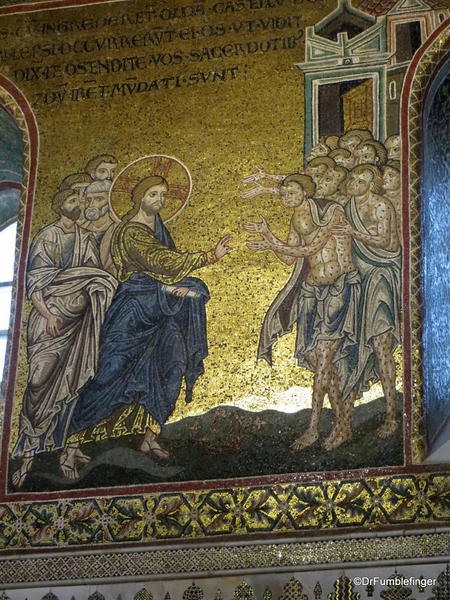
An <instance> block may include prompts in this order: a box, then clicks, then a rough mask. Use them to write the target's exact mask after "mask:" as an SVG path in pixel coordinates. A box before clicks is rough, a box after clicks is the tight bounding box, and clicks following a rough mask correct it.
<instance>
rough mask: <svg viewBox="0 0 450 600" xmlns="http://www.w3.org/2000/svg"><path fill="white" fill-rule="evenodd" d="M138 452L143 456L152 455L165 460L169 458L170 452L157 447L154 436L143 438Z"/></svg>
mask: <svg viewBox="0 0 450 600" xmlns="http://www.w3.org/2000/svg"><path fill="white" fill-rule="evenodd" d="M139 450H140V451H141V452H143V453H144V454H150V452H151V453H152V454H154V455H155V456H157V457H158V458H162V459H164V460H167V459H168V458H169V457H170V452H169V451H168V450H166V449H165V448H163V447H162V446H160V445H159V443H158V441H157V439H156V436H155V437H153V438H144V439H143V441H142V444H141V445H140V447H139Z"/></svg>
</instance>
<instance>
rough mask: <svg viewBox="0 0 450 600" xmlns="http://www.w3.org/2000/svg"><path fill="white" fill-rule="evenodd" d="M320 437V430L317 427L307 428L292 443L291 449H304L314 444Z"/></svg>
mask: <svg viewBox="0 0 450 600" xmlns="http://www.w3.org/2000/svg"><path fill="white" fill-rule="evenodd" d="M318 439H319V432H318V431H317V430H315V429H307V430H306V431H305V433H303V434H302V435H301V436H300V437H298V438H297V439H296V440H294V441H293V442H292V444H291V450H303V448H307V447H308V446H312V445H313V444H314V442H317V440H318Z"/></svg>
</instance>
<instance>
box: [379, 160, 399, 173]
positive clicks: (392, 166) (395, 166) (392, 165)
mask: <svg viewBox="0 0 450 600" xmlns="http://www.w3.org/2000/svg"><path fill="white" fill-rule="evenodd" d="M386 167H389V168H390V169H395V170H396V171H398V172H399V173H400V161H399V160H394V159H393V158H391V159H389V160H388V161H387V163H386V164H385V165H383V171H384V169H385V168H386Z"/></svg>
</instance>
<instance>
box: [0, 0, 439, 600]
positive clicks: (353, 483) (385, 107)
mask: <svg viewBox="0 0 450 600" xmlns="http://www.w3.org/2000/svg"><path fill="white" fill-rule="evenodd" d="M359 4H360V5H361V6H359V8H358V5H359ZM391 4H392V5H389V6H388V5H387V4H386V6H385V8H384V9H383V10H381V9H380V7H379V6H376V7H374V6H371V5H370V6H369V5H368V4H367V2H363V3H358V2H355V6H352V5H351V4H350V3H348V2H344V1H341V0H339V1H338V2H335V1H334V0H321V1H319V2H314V3H313V2H309V1H307V0H227V1H226V2H219V1H216V0H199V1H198V2H194V1H192V2H188V1H187V0H186V1H182V2H172V3H170V2H169V3H167V2H163V1H162V0H154V2H152V3H151V4H148V3H147V2H144V1H143V0H128V1H126V2H102V3H95V2H71V1H68V0H67V1H66V0H63V1H61V2H48V3H35V4H27V5H26V4H22V3H20V2H19V3H17V4H13V3H8V5H5V4H4V3H3V4H2V3H0V88H1V90H2V91H1V95H0V110H1V111H3V112H2V113H0V114H1V115H5V119H3V120H0V128H2V129H1V134H0V135H1V136H2V138H1V139H2V140H4V139H7V138H8V131H7V128H6V126H4V125H2V123H6V122H7V119H6V115H7V117H8V119H13V120H14V121H15V123H16V124H17V131H19V132H20V135H21V136H22V139H21V156H22V158H21V160H22V167H21V169H22V177H21V182H22V183H17V182H16V183H17V185H18V186H19V187H20V206H19V213H18V238H17V248H16V271H15V282H14V283H15V288H14V290H15V291H14V297H13V304H12V308H13V310H12V317H11V323H10V328H9V330H8V347H7V354H6V362H5V372H4V382H3V392H4V409H3V411H2V412H3V414H2V438H1V441H2V449H1V473H0V551H2V552H4V553H5V555H6V554H8V553H14V552H15V551H17V550H18V549H21V550H22V549H25V550H27V551H33V552H36V551H43V550H45V551H46V552H47V551H53V550H54V551H60V550H63V549H64V548H69V547H70V548H77V549H80V550H81V549H86V548H92V547H94V546H95V547H98V548H99V549H100V548H104V547H106V546H113V547H114V546H116V545H120V544H128V545H132V544H148V543H155V542H167V541H173V542H176V543H179V542H180V541H185V540H188V539H191V540H200V539H211V538H223V539H225V538H226V539H230V538H233V539H235V538H236V536H238V537H239V538H241V536H255V535H259V536H261V535H263V536H267V535H286V534H289V535H290V534H295V535H300V534H302V535H315V534H317V533H320V532H322V533H323V532H333V533H335V534H341V533H348V532H349V531H352V530H354V531H360V530H362V529H392V528H394V527H398V526H399V525H401V526H402V527H405V528H408V527H417V526H426V527H428V526H433V527H436V526H439V527H441V526H444V525H445V524H446V523H447V522H448V521H449V520H450V501H449V494H450V485H449V484H450V472H449V466H450V458H449V460H448V461H447V462H446V461H444V462H443V463H442V464H439V465H436V466H427V465H423V464H421V463H422V461H423V459H424V457H425V455H426V452H427V448H426V438H425V435H424V431H425V429H424V419H425V417H426V415H425V411H424V408H423V390H422V355H421V339H422V338H421V335H422V333H421V318H422V306H421V302H422V301H421V295H420V264H421V263H420V260H421V259H420V248H421V245H420V235H419V230H420V210H419V209H420V202H421V197H420V193H421V192H420V181H421V173H420V151H421V150H420V148H421V129H420V128H421V122H420V118H421V107H422V104H423V102H424V98H425V97H426V93H427V89H428V87H427V86H428V85H429V83H430V81H431V80H432V79H433V77H434V75H435V74H436V73H437V72H438V71H439V69H440V68H441V66H442V64H444V62H445V60H447V58H448V54H449V52H450V45H449V44H450V42H449V37H450V36H449V33H448V27H447V25H448V23H449V20H448V19H449V17H450V11H449V9H448V7H447V6H446V4H445V2H444V3H443V4H442V6H441V5H440V4H439V2H438V0H436V1H435V0H433V2H432V3H427V2H425V1H421V0H420V1H419V0H417V1H410V2H409V3H408V4H407V5H406V4H404V2H403V0H399V1H398V2H396V3H395V2H393V3H391ZM56 8H58V10H52V9H56ZM446 19H447V21H446ZM418 23H419V24H420V27H419V26H418V25H417V24H418ZM399 32H401V35H400V34H399ZM402 90H403V91H402ZM2 143H3V142H2ZM11 143H12V142H11ZM7 158H8V157H7V156H6V158H5V159H2V160H3V161H6V167H5V166H4V165H3V163H2V165H1V166H2V168H4V170H5V172H7V171H8V164H7ZM10 166H11V165H10ZM10 170H11V169H10ZM2 178H3V181H0V191H1V189H2V186H4V185H6V184H7V183H8V181H7V176H6V175H5V176H3V175H2ZM338 593H340V592H338V591H337V590H336V594H338ZM345 593H346V592H345Z"/></svg>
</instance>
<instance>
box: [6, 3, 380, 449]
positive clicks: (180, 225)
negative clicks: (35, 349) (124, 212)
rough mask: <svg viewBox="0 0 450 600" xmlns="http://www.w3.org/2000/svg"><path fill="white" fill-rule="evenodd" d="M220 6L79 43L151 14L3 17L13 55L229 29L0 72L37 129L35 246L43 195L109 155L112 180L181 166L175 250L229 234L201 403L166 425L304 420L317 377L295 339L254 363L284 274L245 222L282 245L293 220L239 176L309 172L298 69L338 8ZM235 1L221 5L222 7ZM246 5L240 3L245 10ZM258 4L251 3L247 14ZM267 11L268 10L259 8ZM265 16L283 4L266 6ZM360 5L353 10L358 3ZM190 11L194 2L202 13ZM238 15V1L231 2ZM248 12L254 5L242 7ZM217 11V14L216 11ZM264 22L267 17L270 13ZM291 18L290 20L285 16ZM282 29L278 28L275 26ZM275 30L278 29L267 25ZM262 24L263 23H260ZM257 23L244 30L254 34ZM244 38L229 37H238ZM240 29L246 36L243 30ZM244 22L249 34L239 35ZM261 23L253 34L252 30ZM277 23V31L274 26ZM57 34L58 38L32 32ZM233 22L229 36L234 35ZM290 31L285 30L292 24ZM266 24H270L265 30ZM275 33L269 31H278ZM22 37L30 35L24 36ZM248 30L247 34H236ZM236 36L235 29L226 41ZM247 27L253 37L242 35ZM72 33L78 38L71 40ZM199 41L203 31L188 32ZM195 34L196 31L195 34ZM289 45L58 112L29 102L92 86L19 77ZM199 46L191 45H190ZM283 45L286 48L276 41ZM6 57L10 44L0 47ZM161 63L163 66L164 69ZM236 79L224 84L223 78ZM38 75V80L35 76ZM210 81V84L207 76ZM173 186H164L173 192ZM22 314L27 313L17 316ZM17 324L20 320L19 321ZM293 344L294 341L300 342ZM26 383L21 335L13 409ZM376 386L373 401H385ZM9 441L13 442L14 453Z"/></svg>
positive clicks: (214, 289) (154, 70)
mask: <svg viewBox="0 0 450 600" xmlns="http://www.w3.org/2000/svg"><path fill="white" fill-rule="evenodd" d="M215 4H219V5H225V4H226V3H216V2H215V0H207V1H206V2H204V6H205V7H206V9H207V10H206V12H207V13H208V14H206V15H204V16H202V15H200V16H196V17H186V18H184V19H183V18H175V19H173V20H170V21H158V20H154V21H152V22H151V23H148V24H142V25H135V24H129V23H126V22H125V23H124V24H121V25H120V26H110V27H108V28H106V27H103V28H99V29H95V30H92V31H84V32H81V33H80V32H79V31H78V32H77V31H76V27H75V26H74V25H73V23H80V22H83V19H89V21H90V22H92V21H95V20H96V19H102V18H104V17H107V18H108V19H114V18H117V20H118V21H121V22H122V21H123V20H124V19H125V18H126V16H127V15H128V16H129V17H130V18H135V15H136V14H138V13H139V11H143V10H145V9H146V7H147V3H145V2H140V1H130V2H126V3H124V2H118V3H112V4H108V7H107V11H106V10H105V6H104V5H91V6H89V7H78V8H67V9H64V11H43V12H35V13H26V14H16V15H4V16H2V17H1V22H2V27H3V28H4V29H5V30H11V31H17V32H19V33H20V37H14V36H11V38H10V39H9V40H8V42H9V47H10V48H22V47H27V48H30V47H36V46H39V45H42V46H43V47H46V48H49V47H52V45H53V44H55V43H62V42H65V43H69V44H70V43H72V42H74V41H75V40H77V39H86V38H91V37H96V38H98V39H100V38H101V39H104V38H105V37H108V36H115V37H116V38H117V37H120V35H122V34H123V35H127V36H130V37H131V36H133V35H134V34H136V33H138V34H139V33H142V32H145V31H146V30H147V29H152V28H153V27H155V26H156V25H161V26H162V28H163V29H164V30H166V29H171V30H179V29H183V28H187V29H188V30H189V31H191V32H192V29H191V28H192V27H193V28H194V30H195V31H197V32H198V31H199V30H200V28H201V27H206V28H207V30H208V31H209V28H210V27H213V28H214V27H218V26H224V27H225V28H226V30H227V33H226V34H225V35H221V36H218V37H210V38H208V37H198V38H197V39H194V40H192V39H191V40H185V41H182V40H181V41H180V40H178V41H176V42H175V41H173V42H172V43H165V44H164V43H163V44H161V45H160V46H159V47H155V48H152V47H150V46H148V47H146V48H137V49H125V50H115V49H113V50H108V51H104V50H103V51H102V52H99V51H97V52H91V53H89V54H80V55H71V54H68V55H67V56H56V57H49V58H48V59H46V60H45V61H42V60H41V59H36V60H33V59H30V58H19V59H12V58H9V59H7V60H6V61H5V60H3V62H2V64H1V72H2V73H3V74H4V75H6V76H7V77H9V78H11V80H13V81H15V82H16V84H17V85H18V87H19V88H20V89H21V90H22V91H23V93H24V94H25V95H26V97H27V98H28V99H29V100H30V102H31V103H32V106H33V110H34V113H35V115H36V119H37V123H38V128H39V131H40V152H39V168H38V179H37V190H36V197H35V205H34V210H33V224H32V235H34V234H35V233H36V232H37V230H38V229H39V228H40V227H42V226H43V225H45V224H47V223H49V222H51V221H52V220H54V219H55V215H54V214H53V213H52V211H51V209H50V200H51V197H52V195H53V193H54V191H55V189H56V187H57V185H58V184H59V182H60V181H61V180H62V179H63V177H65V176H66V175H67V174H69V173H72V172H76V171H79V170H82V169H83V168H84V165H85V163H86V161H87V160H88V159H89V158H90V157H92V156H94V155H96V154H100V153H112V154H114V155H116V156H117V158H118V160H119V166H118V171H120V170H121V169H123V168H124V167H125V166H126V165H127V164H129V163H130V162H132V161H134V160H136V159H137V158H139V157H142V156H146V155H149V154H166V155H171V156H175V157H177V158H178V159H180V160H181V161H182V162H183V163H184V164H186V166H187V167H188V169H189V170H190V173H191V175H192V179H193V193H192V197H191V199H190V203H189V206H188V207H187V209H186V210H184V212H183V213H182V214H181V215H179V216H178V217H177V218H176V219H175V220H173V221H172V222H171V223H170V230H171V233H172V235H173V237H174V239H175V240H176V243H177V245H178V246H179V248H181V249H189V250H201V249H205V250H206V249H209V248H210V247H212V246H213V245H214V243H215V242H216V241H217V240H218V239H219V238H220V237H221V236H222V235H224V234H225V233H228V232H231V233H232V234H233V244H232V245H233V248H234V250H233V252H232V254H231V255H230V256H228V257H226V258H225V259H224V260H223V261H222V262H220V263H219V264H217V265H215V266H213V267H208V268H205V269H203V270H202V272H201V277H202V278H203V279H204V281H205V282H206V283H207V285H208V286H209V288H210V291H211V295H212V297H211V300H210V302H209V304H208V327H209V332H208V338H209V352H210V354H209V357H208V359H207V360H206V363H205V366H206V373H205V375H204V376H203V377H202V378H201V379H200V380H199V382H198V384H197V387H196V393H195V402H194V403H193V404H192V405H189V406H188V407H187V406H185V405H182V403H179V407H177V409H176V411H175V413H174V415H173V416H172V419H179V418H181V417H184V416H188V415H190V414H199V413H201V412H204V411H207V410H208V409H210V408H211V407H213V406H216V405H218V404H221V403H226V404H234V405H238V406H241V407H242V408H247V409H252V410H255V409H256V410H258V409H265V408H275V407H278V408H279V409H281V410H291V411H293V410H298V409H299V408H302V407H305V406H308V405H309V398H310V389H308V387H309V386H310V385H311V383H312V376H311V373H309V372H308V371H306V370H302V369H299V368H298V367H297V365H296V361H295V359H294V358H293V356H292V348H293V344H294V340H293V337H292V335H291V336H286V338H284V339H283V340H281V341H280V343H279V344H278V346H277V348H276V350H275V366H274V368H273V369H270V368H269V367H268V366H267V365H266V364H263V363H258V364H257V363H256V358H255V357H256V347H257V342H258V335H259V329H260V325H261V322H262V319H263V317H264V314H265V312H266V310H267V308H268V306H269V304H270V303H271V301H272V300H273V298H274V296H275V294H276V292H277V291H278V290H279V289H280V288H281V287H282V286H283V284H284V283H285V281H286V280H287V278H288V277H289V274H290V269H289V268H288V267H286V266H284V265H282V264H281V263H280V262H279V261H278V260H277V259H276V258H275V257H274V256H273V255H269V254H268V253H252V252H251V251H250V250H248V249H247V248H246V246H245V244H244V242H245V239H246V237H247V236H246V234H245V233H244V232H243V231H242V224H243V223H244V222H246V221H247V220H254V219H255V218H257V217H258V216H259V215H264V216H265V217H267V219H268V221H269V222H270V224H271V225H272V226H273V229H274V231H275V232H276V233H277V234H279V235H285V234H286V232H287V228H288V223H289V218H290V215H288V214H287V213H286V211H285V210H284V209H283V207H282V206H281V204H280V202H279V201H278V200H277V199H276V198H274V197H273V196H262V197H258V198H256V199H255V198H254V199H251V200H243V199H242V198H240V193H241V192H242V191H244V190H245V189H246V186H245V185H243V184H242V177H243V176H244V175H246V174H248V173H252V172H254V171H255V166H256V165H262V166H263V167H264V168H265V169H266V170H267V171H268V172H273V173H289V172H293V171H296V170H298V169H299V167H300V166H301V164H302V162H303V156H302V147H303V139H302V136H303V76H302V75H301V74H300V72H299V71H298V69H297V68H296V67H294V63H296V62H301V61H302V60H303V59H304V39H303V37H302V36H303V28H304V27H305V26H307V25H311V24H314V23H317V22H318V21H319V20H320V19H322V18H323V17H324V16H326V15H327V14H329V13H330V11H331V10H333V9H334V8H335V6H336V3H335V2H334V1H327V0H321V1H319V2H314V3H310V2H307V1H300V2H297V1H295V0H290V1H289V2H284V3H283V6H275V7H273V8H270V10H269V9H261V10H256V9H254V10H251V9H245V10H236V11H235V12H230V11H228V12H227V13H226V14H211V13H210V12H209V9H210V8H211V7H212V6H214V5H215ZM229 4H230V3H228V5H229ZM241 4H242V3H241ZM255 4H257V3H255ZM260 4H261V6H263V5H264V6H265V5H267V3H264V2H262V3H260ZM270 4H271V5H275V4H277V3H276V2H271V3H270ZM355 4H357V3H356V2H355ZM191 5H194V3H191V4H189V3H188V2H176V3H175V2H172V3H171V4H168V3H166V2H162V1H157V2H153V3H152V6H153V7H154V8H155V11H156V12H158V11H160V10H162V9H165V10H167V9H170V7H174V6H176V7H178V9H180V7H188V6H191ZM197 5H198V3H197ZM234 5H235V6H238V5H239V3H237V2H235V3H234ZM245 5H246V6H249V3H245ZM220 10H222V9H220ZM268 15H270V16H268ZM289 17H290V19H289ZM277 18H279V19H280V20H279V21H277ZM273 19H275V21H273ZM260 20H261V21H260ZM249 22H251V23H252V24H249ZM239 23H241V25H240V27H241V30H240V31H239V33H237V32H235V31H234V30H233V27H234V28H235V29H238V25H237V24H239ZM242 23H244V25H242ZM245 23H246V24H245ZM258 23H260V24H259V25H258ZM261 23H262V25H261ZM277 23H278V24H283V23H284V24H285V25H287V27H286V28H285V29H277V27H278V25H277ZM55 24H56V25H58V27H59V30H60V32H59V33H55V32H53V33H45V34H43V33H39V32H40V31H42V29H43V28H44V29H45V28H46V29H47V30H48V29H49V27H50V28H51V27H53V28H54V26H55ZM233 24H234V25H233ZM289 25H290V26H289ZM263 27H268V29H267V30H266V31H264V30H263ZM272 27H275V29H272ZM27 28H29V30H30V31H31V33H29V34H26V33H24V32H26V31H27ZM245 28H247V32H246V33H243V31H244V30H245ZM230 29H232V31H231V32H230ZM248 29H252V31H250V32H249V31H248ZM68 30H73V31H68ZM195 35H197V34H195ZM191 36H194V34H192V33H191ZM292 36H297V42H296V44H297V47H296V48H294V49H279V50H276V51H275V50H271V51H268V52H266V53H264V54H263V55H262V54H261V53H260V52H258V53H255V54H250V55H248V56H245V57H242V56H233V57H228V58H225V59H212V60H204V61H202V62H194V63H190V64H187V65H180V66H177V65H175V66H173V65H172V66H167V67H151V68H150V67H149V68H148V69H146V70H144V71H137V72H132V73H122V74H120V73H119V74H117V73H116V74H111V75H102V76H99V77H97V84H100V83H101V84H105V85H108V84H113V83H115V82H118V81H125V80H126V77H127V76H128V75H131V76H134V75H137V79H138V80H146V81H152V80H153V79H160V78H161V77H171V76H176V75H179V74H181V73H186V74H187V75H189V74H191V73H198V72H199V71H202V72H204V73H208V72H210V71H211V72H212V71H214V72H219V73H221V72H222V70H223V69H227V68H228V72H227V75H226V77H227V80H226V81H216V82H214V83H206V84H203V83H199V84H197V85H193V86H190V87H186V86H185V87H180V88H175V89H170V90H164V89H160V90H159V91H152V92H148V93H141V94H136V95H134V96H132V97H119V96H115V97H114V98H110V99H98V98H97V99H95V100H80V101H78V102H74V101H67V102H64V103H63V104H62V105H57V104H56V103H51V104H43V103H42V97H38V96H36V94H41V93H45V92H48V91H55V90H56V91H58V90H59V91H62V90H64V89H66V88H65V87H64V86H62V85H61V84H62V83H64V82H66V81H67V82H68V85H67V86H66V87H67V89H70V88H73V87H77V86H85V87H87V86H88V85H92V84H86V83H84V82H85V81H88V80H92V79H93V77H92V76H77V77H73V78H67V77H63V78H61V79H49V80H47V81H45V80H43V79H39V80H38V81H36V80H32V81H19V82H18V81H17V79H18V78H19V79H21V78H22V76H21V75H20V76H19V77H17V76H15V74H14V71H15V70H17V69H26V68H29V67H33V66H36V65H43V66H46V65H55V64H64V63H75V64H76V63H77V62H79V61H86V60H97V59H99V58H105V57H108V58H120V57H126V56H127V57H131V56H136V55H145V56H148V55H149V54H154V55H158V54H167V53H172V54H175V53H177V52H179V51H180V50H182V51H183V52H185V53H186V54H188V53H189V52H190V51H191V50H194V51H198V50H200V49H202V48H204V47H211V46H217V45H220V46H224V45H226V44H236V43H242V44H245V43H246V42H247V41H255V42H258V43H259V42H262V41H269V40H273V39H274V38H290V37H292ZM194 37H195V36H194ZM277 45H278V46H279V47H280V48H281V47H282V45H283V43H282V42H277ZM3 47H4V48H5V47H7V46H6V45H5V44H3ZM164 60H167V61H168V60H169V59H164ZM234 67H237V70H235V71H233V73H234V75H235V78H234V79H232V77H231V75H230V69H232V68H234ZM31 77H33V76H31ZM211 77H212V76H211ZM169 183H170V182H169ZM27 314H28V311H27V310H25V312H24V315H25V319H26V317H27ZM24 322H25V321H24ZM294 335H295V334H294ZM25 382H26V357H25V335H24V332H23V334H22V344H21V355H20V369H19V373H18V380H17V386H16V398H17V399H18V400H19V399H21V397H22V395H23V392H24V389H25ZM380 395H381V393H380V389H378V388H377V389H375V390H373V393H372V395H371V397H378V396H380ZM19 409H20V400H19V401H17V402H16V405H15V419H14V428H16V427H17V416H18V410H19ZM14 442H15V439H14V436H12V439H11V445H13V444H14Z"/></svg>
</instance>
